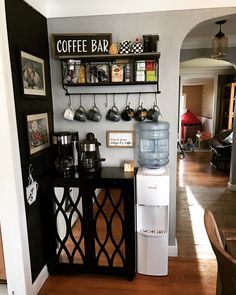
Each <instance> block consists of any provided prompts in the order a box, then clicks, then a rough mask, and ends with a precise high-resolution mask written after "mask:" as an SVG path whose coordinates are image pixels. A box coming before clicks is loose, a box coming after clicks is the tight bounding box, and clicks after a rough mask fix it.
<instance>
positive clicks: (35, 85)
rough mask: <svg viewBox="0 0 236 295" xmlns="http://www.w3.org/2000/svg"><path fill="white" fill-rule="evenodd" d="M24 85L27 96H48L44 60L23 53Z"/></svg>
mask: <svg viewBox="0 0 236 295" xmlns="http://www.w3.org/2000/svg"><path fill="white" fill-rule="evenodd" d="M21 69H22V84H23V92H24V94H25V95H39V96H45V95H46V87H45V70H44V60H43V59H41V58H39V57H36V56H34V55H31V54H29V53H26V52H24V51H21Z"/></svg>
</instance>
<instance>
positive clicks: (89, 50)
mask: <svg viewBox="0 0 236 295" xmlns="http://www.w3.org/2000/svg"><path fill="white" fill-rule="evenodd" d="M111 37H112V34H111V33H98V34H53V35H52V46H53V53H54V57H55V58H72V57H75V58H76V57H78V56H79V55H100V54H108V53H109V52H108V51H109V47H110V44H111Z"/></svg>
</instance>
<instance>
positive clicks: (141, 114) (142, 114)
mask: <svg viewBox="0 0 236 295" xmlns="http://www.w3.org/2000/svg"><path fill="white" fill-rule="evenodd" d="M146 117H147V110H146V109H145V108H143V106H142V105H140V106H139V107H138V108H137V110H136V111H135V113H134V118H135V120H136V121H144V120H145V119H146Z"/></svg>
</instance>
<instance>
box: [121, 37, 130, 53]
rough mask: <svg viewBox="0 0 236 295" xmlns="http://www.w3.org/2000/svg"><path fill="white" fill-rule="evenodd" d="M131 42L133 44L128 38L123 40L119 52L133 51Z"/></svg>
mask: <svg viewBox="0 0 236 295" xmlns="http://www.w3.org/2000/svg"><path fill="white" fill-rule="evenodd" d="M130 44H131V41H128V40H125V41H122V42H121V43H120V45H119V53H120V54H127V53H130V51H131V48H130Z"/></svg>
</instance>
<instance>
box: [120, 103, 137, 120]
mask: <svg viewBox="0 0 236 295" xmlns="http://www.w3.org/2000/svg"><path fill="white" fill-rule="evenodd" d="M133 117H134V110H133V109H132V108H131V107H130V106H129V105H127V106H126V107H125V109H124V110H123V112H122V113H121V118H122V119H123V120H124V121H130V120H131V119H132V118H133Z"/></svg>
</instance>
